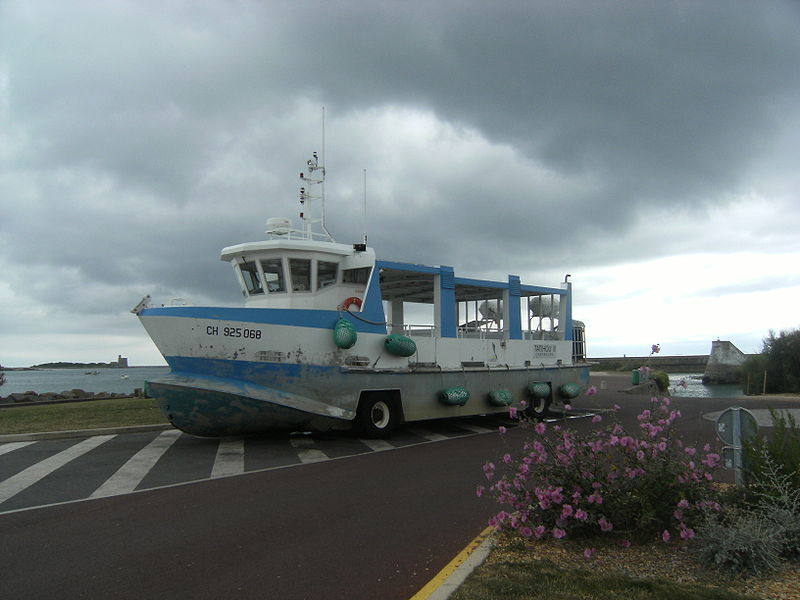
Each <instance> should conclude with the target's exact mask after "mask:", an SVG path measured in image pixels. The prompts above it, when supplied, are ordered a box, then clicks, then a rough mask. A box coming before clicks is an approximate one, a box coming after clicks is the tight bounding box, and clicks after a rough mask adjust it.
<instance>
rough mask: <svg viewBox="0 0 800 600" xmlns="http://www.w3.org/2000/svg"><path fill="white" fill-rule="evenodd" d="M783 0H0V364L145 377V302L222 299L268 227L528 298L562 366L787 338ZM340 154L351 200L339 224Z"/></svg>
mask: <svg viewBox="0 0 800 600" xmlns="http://www.w3.org/2000/svg"><path fill="white" fill-rule="evenodd" d="M798 65H800V3H798V2H795V1H793V0H787V1H770V0H764V1H761V2H752V1H750V0H741V1H738V0H725V1H702V0H686V1H668V0H654V1H636V2H633V1H625V0H621V1H615V2H595V1H589V0H582V1H572V0H565V1H559V2H552V1H550V0H547V1H545V0H531V1H522V0H516V1H514V0H509V1H504V0H498V1H497V2H485V1H482V0H463V1H451V0H438V1H437V2H429V1H414V0H412V1H407V2H400V1H395V2H390V1H381V0H378V1H374V2H368V3H367V2H363V1H360V0H359V1H357V0H352V1H336V0H329V1H314V0H308V1H303V0H299V1H256V0H250V1H248V0H228V1H225V0H214V1H209V0H205V1H204V0H185V1H181V0H171V1H167V2H163V1H158V2H156V1H149V0H136V1H122V0H94V1H93V0H71V1H70V2H62V1H61V0H49V1H48V0H0V364H2V365H4V366H28V365H33V364H40V363H44V362H54V361H73V362H94V361H102V362H107V361H112V360H116V357H117V355H119V354H121V355H123V356H127V357H128V358H129V360H130V364H131V365H157V364H165V362H164V361H163V359H162V357H161V355H160V354H159V353H158V350H157V349H156V348H155V346H154V345H153V344H152V342H151V341H150V339H149V337H148V336H147V334H146V333H145V331H144V329H143V328H142V327H141V325H140V324H139V322H138V320H137V319H136V317H135V316H134V315H132V314H130V312H129V311H130V309H131V308H132V307H133V306H135V305H136V304H137V303H138V302H139V300H140V299H141V298H142V297H143V296H144V295H145V294H150V295H152V296H153V297H154V298H156V299H159V298H163V299H169V298H175V297H181V298H186V299H188V300H189V301H191V302H192V303H194V304H196V305H231V306H236V305H238V304H240V303H241V294H240V292H239V289H238V285H237V283H236V281H235V279H234V276H233V273H232V270H231V268H230V266H229V265H227V264H225V263H223V262H221V261H220V260H219V252H220V250H221V249H222V248H223V247H225V246H230V245H234V244H237V243H241V242H245V241H257V240H259V239H263V238H264V226H265V221H266V219H267V218H268V217H274V216H293V215H295V213H296V212H297V211H298V205H297V194H298V188H299V186H300V182H299V180H298V177H297V175H298V172H299V171H300V170H302V167H303V166H304V165H305V161H306V160H307V159H308V158H309V156H310V154H311V152H313V151H321V150H322V146H321V137H322V133H321V132H322V127H321V122H322V107H323V106H324V107H325V111H324V113H325V163H326V165H325V166H326V169H327V176H328V177H327V183H326V186H327V187H326V192H327V217H328V222H327V225H328V229H329V230H330V231H331V233H332V234H333V235H334V236H335V237H336V239H337V241H341V242H346V243H350V242H356V241H360V240H361V238H362V237H363V235H364V231H365V223H366V231H367V233H368V235H369V242H370V245H372V246H374V247H375V249H376V252H377V253H378V256H379V257H380V258H383V259H386V260H395V261H401V262H419V263H424V264H431V265H439V264H443V265H450V266H453V267H454V268H455V271H456V274H457V275H461V276H466V277H474V278H485V279H499V280H505V279H506V277H507V275H508V274H517V275H519V276H520V277H521V278H522V281H523V283H530V284H539V285H546V286H558V284H559V282H561V281H563V279H564V275H565V274H567V273H569V274H571V281H572V282H573V291H574V316H575V318H577V319H580V320H582V321H584V322H585V324H586V335H587V339H588V343H587V345H588V354H589V356H590V357H595V356H596V357H601V356H621V355H628V356H632V355H646V354H648V353H649V350H650V347H651V345H652V344H655V343H658V344H660V345H661V350H662V354H667V355H686V354H704V353H708V352H709V351H710V348H711V342H712V340H716V339H723V340H730V341H732V342H733V343H734V344H735V345H736V346H737V347H738V348H739V349H740V350H742V351H743V352H758V351H760V350H761V346H762V340H763V339H764V338H765V337H766V336H767V335H768V334H769V331H770V330H775V331H776V332H777V331H780V330H788V329H794V328H797V327H800V310H798V307H799V306H800V202H798V200H800V169H799V168H798V158H797V157H798V156H800V153H798V150H799V149H800V69H798ZM364 170H366V172H367V186H366V187H367V210H366V219H365V218H364V214H363V204H364V200H363V196H364Z"/></svg>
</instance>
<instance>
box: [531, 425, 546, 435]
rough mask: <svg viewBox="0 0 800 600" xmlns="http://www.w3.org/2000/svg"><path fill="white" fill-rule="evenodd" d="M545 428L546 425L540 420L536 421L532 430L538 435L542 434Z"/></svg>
mask: <svg viewBox="0 0 800 600" xmlns="http://www.w3.org/2000/svg"><path fill="white" fill-rule="evenodd" d="M546 429H547V426H546V425H545V424H544V423H541V422H540V423H537V424H536V425H534V426H533V430H534V431H535V432H536V433H538V434H539V435H544V432H545V430H546Z"/></svg>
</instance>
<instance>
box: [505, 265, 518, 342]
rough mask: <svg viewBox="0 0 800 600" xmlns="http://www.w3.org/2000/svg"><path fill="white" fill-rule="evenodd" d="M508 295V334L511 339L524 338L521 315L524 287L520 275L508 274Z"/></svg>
mask: <svg viewBox="0 0 800 600" xmlns="http://www.w3.org/2000/svg"><path fill="white" fill-rule="evenodd" d="M505 295H506V296H507V297H506V303H507V304H506V309H505V310H506V318H507V319H508V321H507V323H506V332H507V333H506V335H507V336H508V339H511V340H521V339H522V318H521V317H520V296H521V295H522V288H521V284H520V280H519V277H518V276H516V275H509V276H508V293H507V294H505Z"/></svg>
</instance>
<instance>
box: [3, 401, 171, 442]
mask: <svg viewBox="0 0 800 600" xmlns="http://www.w3.org/2000/svg"><path fill="white" fill-rule="evenodd" d="M167 422H168V421H167V419H166V417H164V415H163V414H162V413H161V410H160V409H159V408H158V401H157V400H155V399H153V398H109V399H104V400H91V401H89V402H69V403H64V404H43V405H38V406H15V407H13V408H4V409H1V410H0V435H6V434H13V433H34V432H40V431H68V430H73V429H95V428H99V427H129V426H133V425H153V424H156V423H167Z"/></svg>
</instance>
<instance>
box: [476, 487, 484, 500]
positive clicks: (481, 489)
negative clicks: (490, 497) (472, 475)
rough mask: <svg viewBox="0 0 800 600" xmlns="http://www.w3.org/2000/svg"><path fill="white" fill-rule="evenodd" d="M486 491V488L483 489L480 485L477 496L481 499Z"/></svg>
mask: <svg viewBox="0 0 800 600" xmlns="http://www.w3.org/2000/svg"><path fill="white" fill-rule="evenodd" d="M485 490H486V488H485V487H483V486H482V485H479V486H478V488H477V489H476V490H475V495H476V496H477V497H478V498H480V497H481V496H483V492H484V491H485Z"/></svg>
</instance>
